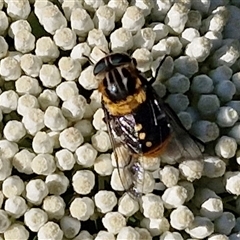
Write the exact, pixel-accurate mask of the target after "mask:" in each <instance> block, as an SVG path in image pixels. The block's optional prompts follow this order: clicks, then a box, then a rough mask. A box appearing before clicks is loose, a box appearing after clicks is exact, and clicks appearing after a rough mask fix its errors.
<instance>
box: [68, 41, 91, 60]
mask: <svg viewBox="0 0 240 240" xmlns="http://www.w3.org/2000/svg"><path fill="white" fill-rule="evenodd" d="M90 52H91V49H90V47H89V45H88V44H87V43H86V42H83V43H79V44H77V45H76V46H74V47H73V49H72V51H71V54H70V57H71V58H72V59H74V60H78V61H79V62H80V64H84V63H86V62H87V58H86V57H84V56H83V55H86V56H89V54H90Z"/></svg>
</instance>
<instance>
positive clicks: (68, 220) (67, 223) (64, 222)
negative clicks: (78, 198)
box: [60, 216, 81, 238]
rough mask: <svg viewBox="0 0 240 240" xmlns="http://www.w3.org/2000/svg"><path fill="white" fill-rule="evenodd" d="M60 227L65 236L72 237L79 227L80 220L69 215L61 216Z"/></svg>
mask: <svg viewBox="0 0 240 240" xmlns="http://www.w3.org/2000/svg"><path fill="white" fill-rule="evenodd" d="M60 227H61V229H62V230H63V233H64V236H65V237H66V238H74V237H75V236H76V235H77V234H78V232H79V231H80V228H81V222H80V221H78V220H77V219H76V218H73V217H70V216H63V218H61V220H60Z"/></svg>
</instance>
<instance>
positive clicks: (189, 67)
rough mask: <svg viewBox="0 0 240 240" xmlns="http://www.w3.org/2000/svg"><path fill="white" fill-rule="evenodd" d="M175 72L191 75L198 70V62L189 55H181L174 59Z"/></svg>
mask: <svg viewBox="0 0 240 240" xmlns="http://www.w3.org/2000/svg"><path fill="white" fill-rule="evenodd" d="M174 67H175V68H176V69H175V70H176V72H178V73H181V74H183V75H185V76H186V77H189V78H190V77H191V76H192V75H194V74H195V73H196V72H198V62H197V60H196V59H195V58H192V57H189V56H181V57H179V58H177V59H176V60H175V61H174Z"/></svg>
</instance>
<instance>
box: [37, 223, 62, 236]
mask: <svg viewBox="0 0 240 240" xmlns="http://www.w3.org/2000/svg"><path fill="white" fill-rule="evenodd" d="M37 237H38V239H51V240H59V239H63V231H62V230H61V229H60V227H59V226H58V224H57V223H55V222H51V221H49V222H47V223H45V224H44V225H43V226H42V227H41V228H40V229H39V231H38V233H37Z"/></svg>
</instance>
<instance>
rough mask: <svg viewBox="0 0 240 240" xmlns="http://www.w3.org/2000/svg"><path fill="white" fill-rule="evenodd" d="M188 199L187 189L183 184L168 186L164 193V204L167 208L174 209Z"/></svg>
mask: <svg viewBox="0 0 240 240" xmlns="http://www.w3.org/2000/svg"><path fill="white" fill-rule="evenodd" d="M186 199H187V190H186V189H185V188H184V187H181V186H173V187H170V188H167V189H166V190H165V191H164V193H163V195H162V200H163V203H164V206H165V207H166V208H167V209H172V208H176V207H179V206H181V205H183V203H184V202H185V201H186Z"/></svg>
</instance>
